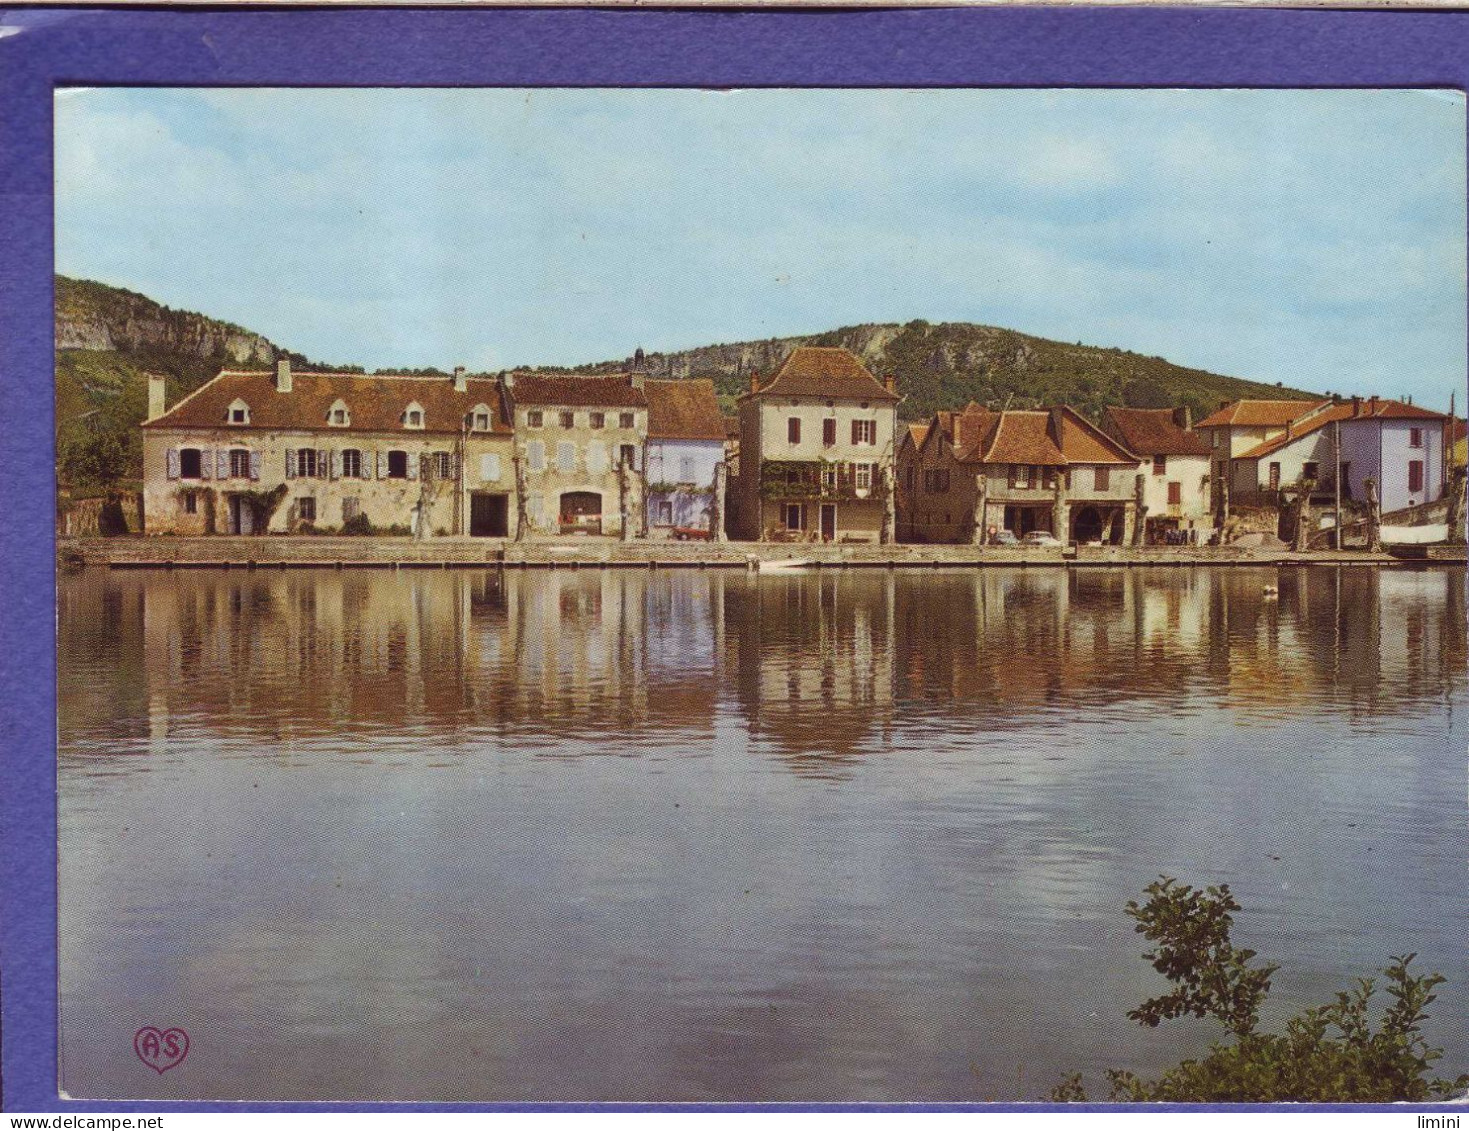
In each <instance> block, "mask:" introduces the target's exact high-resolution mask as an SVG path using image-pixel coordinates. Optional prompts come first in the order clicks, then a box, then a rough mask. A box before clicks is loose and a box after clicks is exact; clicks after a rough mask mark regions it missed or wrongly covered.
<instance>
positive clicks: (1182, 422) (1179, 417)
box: [1173, 404, 1194, 432]
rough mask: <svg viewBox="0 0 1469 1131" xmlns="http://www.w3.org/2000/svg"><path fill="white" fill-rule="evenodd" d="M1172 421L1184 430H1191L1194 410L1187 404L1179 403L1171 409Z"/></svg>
mask: <svg viewBox="0 0 1469 1131" xmlns="http://www.w3.org/2000/svg"><path fill="white" fill-rule="evenodd" d="M1173 423H1174V424H1176V425H1178V426H1179V427H1180V428H1182V429H1183V430H1184V431H1185V432H1192V431H1193V427H1194V410H1193V409H1191V408H1189V406H1188V405H1186V404H1185V405H1179V406H1178V407H1177V408H1175V409H1174V410H1173Z"/></svg>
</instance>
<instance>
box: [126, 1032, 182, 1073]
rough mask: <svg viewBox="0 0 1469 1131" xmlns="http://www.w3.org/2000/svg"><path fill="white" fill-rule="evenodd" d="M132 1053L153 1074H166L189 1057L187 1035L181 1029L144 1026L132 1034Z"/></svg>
mask: <svg viewBox="0 0 1469 1131" xmlns="http://www.w3.org/2000/svg"><path fill="white" fill-rule="evenodd" d="M133 1051H134V1052H135V1053H137V1054H138V1059H139V1060H141V1061H142V1062H143V1063H144V1064H146V1065H147V1066H148V1067H149V1068H151V1069H153V1071H154V1072H167V1071H168V1070H169V1069H170V1068H172V1067H173V1066H174V1065H175V1064H180V1063H182V1061H183V1059H184V1057H186V1056H188V1055H189V1034H187V1033H185V1032H184V1031H183V1030H182V1029H163V1030H159V1029H155V1028H154V1027H153V1026H152V1025H144V1026H143V1027H142V1028H141V1029H139V1030H138V1031H137V1032H136V1033H134V1034H133Z"/></svg>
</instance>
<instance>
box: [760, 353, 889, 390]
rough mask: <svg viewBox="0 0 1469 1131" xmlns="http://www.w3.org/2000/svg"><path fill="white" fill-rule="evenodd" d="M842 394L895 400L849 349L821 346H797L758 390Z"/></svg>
mask: <svg viewBox="0 0 1469 1131" xmlns="http://www.w3.org/2000/svg"><path fill="white" fill-rule="evenodd" d="M767 394H768V395H770V396H773V397H775V396H793V397H841V398H843V399H845V400H863V401H896V400H899V399H901V398H900V397H899V396H898V394H897V393H894V392H890V391H889V390H888V389H887V387H886V386H885V385H883V383H882V382H881V381H879V380H878V379H877V378H876V377H874V376H873V375H872V374H871V373H869V372H868V371H867V367H866V366H864V365H863V364H862V362H861V361H860V360H859V359H858V358H857V356H856V354H854V353H852V352H851V351H850V350H844V349H827V348H825V347H820V346H797V347H796V348H795V349H794V350H792V351H791V355H790V357H788V358H786V359H785V361H783V362H782V363H781V366H780V368H779V369H777V370H776V371H775V375H774V376H772V377H771V378H770V380H769V381H768V382H765V383H762V385H761V386H760V391H759V392H758V393H746V394H745V395H746V396H756V397H763V396H766V395H767Z"/></svg>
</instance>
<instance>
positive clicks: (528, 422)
mask: <svg viewBox="0 0 1469 1131" xmlns="http://www.w3.org/2000/svg"><path fill="white" fill-rule="evenodd" d="M543 420H544V414H543V413H542V412H541V410H540V409H538V408H533V409H531V410H530V411H529V412H527V413H526V414H525V426H526V427H527V428H539V427H540V426H541V423H542V421H543Z"/></svg>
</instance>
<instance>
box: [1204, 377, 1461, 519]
mask: <svg viewBox="0 0 1469 1131" xmlns="http://www.w3.org/2000/svg"><path fill="white" fill-rule="evenodd" d="M1240 403H1241V404H1243V403H1246V402H1240ZM1235 408H1236V406H1229V407H1228V408H1227V409H1224V410H1221V412H1220V413H1215V414H1214V416H1211V417H1210V418H1209V419H1210V420H1214V419H1215V418H1216V417H1219V416H1221V415H1223V414H1225V413H1228V412H1230V411H1232V410H1234V409H1235ZM1448 421H1449V418H1448V417H1447V416H1446V415H1445V414H1444V413H1441V412H1434V411H1432V410H1431V409H1426V408H1422V407H1420V406H1418V405H1413V404H1408V403H1405V402H1403V401H1395V400H1388V399H1386V398H1382V397H1353V398H1352V399H1351V400H1349V401H1346V400H1339V401H1323V402H1321V403H1319V404H1315V405H1312V406H1310V407H1309V408H1308V409H1307V411H1305V412H1302V413H1301V414H1299V415H1297V416H1294V417H1292V418H1291V419H1289V420H1287V421H1286V422H1285V425H1284V427H1283V428H1280V429H1278V430H1275V431H1274V433H1273V435H1271V436H1270V437H1268V438H1267V439H1265V440H1263V441H1261V442H1259V443H1257V444H1254V445H1251V446H1249V447H1245V448H1243V449H1242V450H1238V451H1234V452H1233V455H1232V457H1231V459H1230V462H1229V499H1230V501H1231V503H1239V504H1245V505H1250V504H1254V505H1267V506H1275V505H1279V504H1280V502H1281V492H1282V491H1283V490H1286V491H1288V490H1290V489H1291V488H1295V487H1298V486H1299V485H1301V484H1303V483H1309V484H1311V485H1312V487H1311V493H1312V496H1313V498H1315V499H1316V501H1318V502H1325V501H1327V500H1330V499H1333V498H1334V497H1335V494H1336V487H1337V482H1336V475H1337V471H1336V469H1337V464H1338V459H1339V460H1340V465H1341V497H1342V499H1343V501H1346V502H1365V501H1366V498H1367V487H1366V481H1367V480H1368V479H1371V480H1373V481H1374V482H1375V483H1376V484H1377V495H1378V502H1379V505H1380V507H1381V509H1382V510H1383V511H1384V512H1391V511H1397V510H1402V509H1404V508H1406V507H1412V506H1418V505H1420V504H1423V503H1431V502H1434V501H1436V500H1437V499H1438V498H1439V497H1440V496H1441V495H1442V494H1443V490H1444V484H1445V482H1446V480H1445V476H1446V473H1447V466H1446V464H1445V452H1446V436H1447V434H1448ZM1200 427H1201V429H1202V427H1203V425H1201V426H1200ZM1223 430H1224V429H1223V428H1222V427H1215V428H1214V432H1215V434H1221V433H1222V432H1223ZM1338 445H1339V447H1338ZM1215 450H1218V449H1217V448H1216V449H1215ZM1216 467H1217V462H1216Z"/></svg>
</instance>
